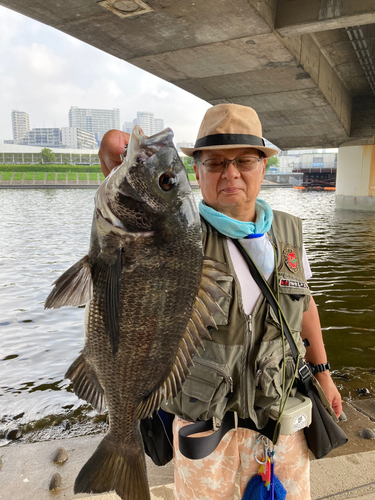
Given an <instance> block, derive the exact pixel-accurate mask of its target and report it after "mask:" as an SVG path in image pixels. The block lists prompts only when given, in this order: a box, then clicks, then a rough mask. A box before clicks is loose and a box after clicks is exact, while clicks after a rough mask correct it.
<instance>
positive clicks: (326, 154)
mask: <svg viewBox="0 0 375 500" xmlns="http://www.w3.org/2000/svg"><path fill="white" fill-rule="evenodd" d="M278 157H279V166H280V168H281V169H286V170H296V169H306V168H336V166H337V149H335V148H332V149H295V150H290V151H281V152H280V153H279V156H278Z"/></svg>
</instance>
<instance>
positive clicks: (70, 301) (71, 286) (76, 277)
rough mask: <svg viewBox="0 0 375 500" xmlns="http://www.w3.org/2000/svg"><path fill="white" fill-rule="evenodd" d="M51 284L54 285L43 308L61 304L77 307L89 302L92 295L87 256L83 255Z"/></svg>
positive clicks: (56, 306)
mask: <svg viewBox="0 0 375 500" xmlns="http://www.w3.org/2000/svg"><path fill="white" fill-rule="evenodd" d="M53 284H54V285H55V286H54V287H53V290H52V292H51V293H50V294H49V295H48V297H47V300H46V302H45V304H44V308H45V309H58V308H59V307H62V306H75V307H78V306H80V305H82V304H86V303H87V302H89V301H90V300H91V297H92V278H91V268H90V265H89V258H88V256H87V255H85V256H84V257H83V258H82V259H80V260H79V261H78V262H76V263H75V264H74V265H73V266H72V267H70V268H69V269H68V270H67V271H65V273H64V274H62V275H61V276H60V278H58V279H57V280H56V281H55V282H54V283H53Z"/></svg>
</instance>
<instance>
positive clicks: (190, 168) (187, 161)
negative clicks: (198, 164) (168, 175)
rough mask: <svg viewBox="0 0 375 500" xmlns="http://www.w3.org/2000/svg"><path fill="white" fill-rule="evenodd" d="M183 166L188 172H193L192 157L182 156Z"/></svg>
mask: <svg viewBox="0 0 375 500" xmlns="http://www.w3.org/2000/svg"><path fill="white" fill-rule="evenodd" d="M183 163H184V166H185V168H186V171H187V173H188V174H194V167H193V165H194V159H193V158H190V157H189V158H184V161H183Z"/></svg>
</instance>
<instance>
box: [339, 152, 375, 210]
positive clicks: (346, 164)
mask: <svg viewBox="0 0 375 500" xmlns="http://www.w3.org/2000/svg"><path fill="white" fill-rule="evenodd" d="M336 208H339V209H346V210H368V211H375V145H373V146H341V147H340V148H339V153H338V159H337V177H336Z"/></svg>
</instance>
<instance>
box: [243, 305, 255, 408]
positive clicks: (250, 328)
mask: <svg viewBox="0 0 375 500" xmlns="http://www.w3.org/2000/svg"><path fill="white" fill-rule="evenodd" d="M246 316H247V339H246V340H247V346H246V347H247V349H246V360H245V361H246V366H245V370H244V386H245V387H244V390H245V394H244V396H245V397H244V399H245V411H246V413H247V414H248V415H250V409H249V382H248V381H249V372H250V373H251V371H250V368H249V367H250V366H251V365H250V353H251V351H252V338H253V336H252V335H251V334H252V331H253V316H252V315H251V314H247V315H246Z"/></svg>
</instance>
